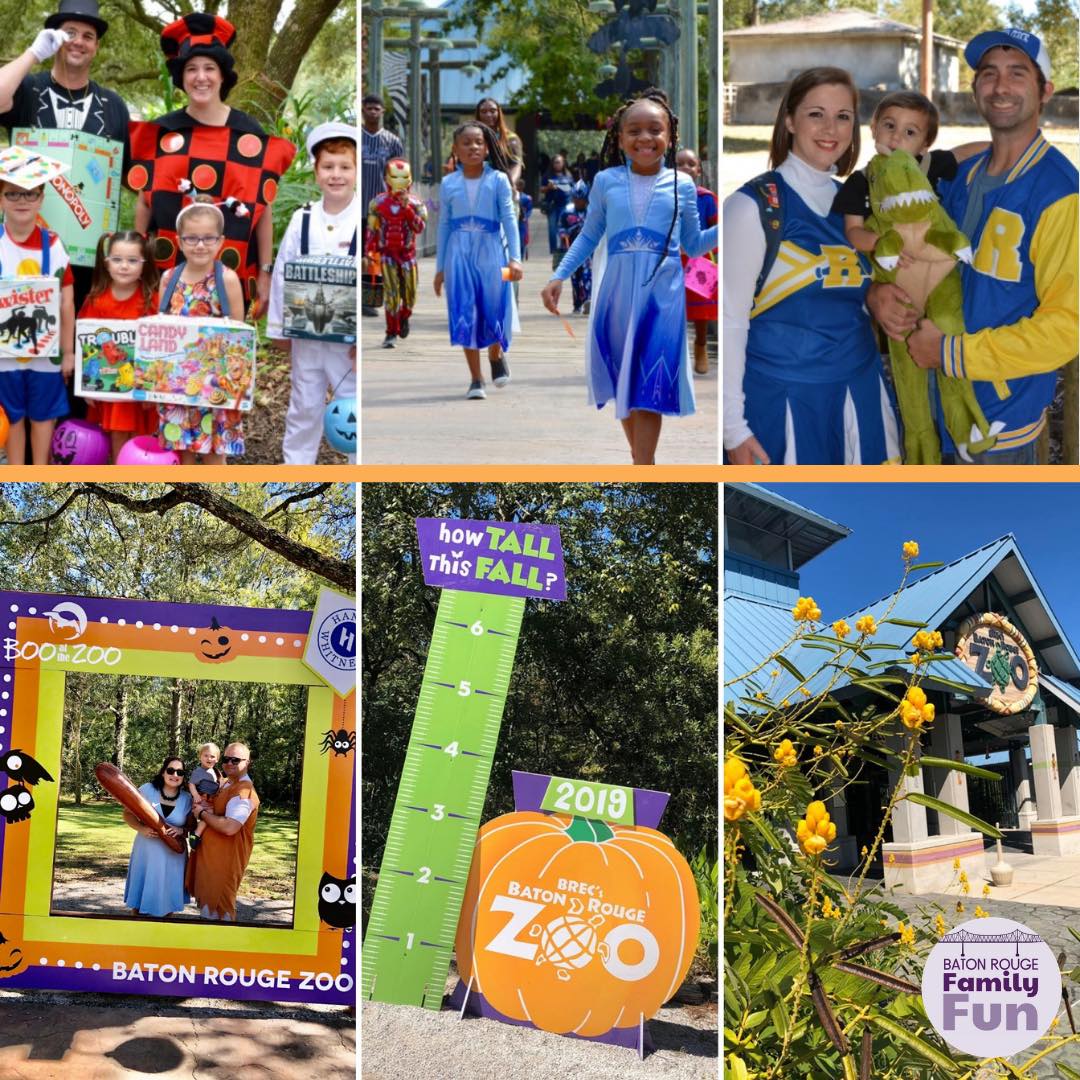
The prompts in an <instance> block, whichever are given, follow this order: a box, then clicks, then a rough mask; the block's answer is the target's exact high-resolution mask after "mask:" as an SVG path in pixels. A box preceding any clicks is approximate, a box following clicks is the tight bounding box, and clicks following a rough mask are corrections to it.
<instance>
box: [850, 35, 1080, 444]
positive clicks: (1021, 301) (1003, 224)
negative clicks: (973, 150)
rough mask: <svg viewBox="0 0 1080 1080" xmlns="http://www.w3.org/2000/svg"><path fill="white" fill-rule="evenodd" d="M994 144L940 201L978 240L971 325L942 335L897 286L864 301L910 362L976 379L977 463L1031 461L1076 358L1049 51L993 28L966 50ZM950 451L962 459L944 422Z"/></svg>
mask: <svg viewBox="0 0 1080 1080" xmlns="http://www.w3.org/2000/svg"><path fill="white" fill-rule="evenodd" d="M964 57H965V59H966V60H967V62H968V63H969V64H970V65H971V67H972V68H973V69H974V70H975V75H974V78H973V81H972V92H973V93H974V95H975V104H976V107H977V108H978V110H979V114H980V115H981V116H982V117H983V119H984V120H986V122H987V124H988V125H989V127H990V133H991V145H990V149H989V150H987V151H984V152H983V153H981V154H977V155H976V156H975V157H973V158H969V159H968V160H967V161H965V162H964V163H963V164H962V165H961V166H960V168H959V170H958V172H957V176H956V179H955V180H953V181H951V182H946V183H943V184H942V189H941V191H942V204H943V205H944V207H945V209H946V210H947V211H948V212H949V214H950V215H951V216H952V218H953V220H954V221H956V223H957V224H958V225H959V226H960V228H961V230H962V231H963V232H964V233H965V234H966V235H967V236H969V237H970V238H971V246H972V250H973V251H974V255H973V257H972V260H971V264H970V265H967V266H963V267H962V270H961V273H962V274H963V287H964V325H965V327H966V328H967V329H966V332H965V333H963V334H957V335H947V334H943V333H942V332H941V331H940V330H939V329H938V328H937V327H936V326H935V325H934V323H933V322H931V321H930V320H929V319H921V320H920V321H919V322H918V325H917V327H916V328H915V329H914V330H912V326H913V325H914V323H915V318H914V316H913V315H912V313H911V311H910V309H907V310H905V309H904V308H903V307H902V306H901V304H902V298H901V297H900V296H898V295H897V293H895V292H894V293H892V294H891V295H889V294H885V295H882V296H878V297H871V298H868V300H869V302H870V304H871V307H872V308H873V310H874V314H875V316H876V317H877V318H878V321H879V322H880V323H881V324H882V326H883V327H884V328H885V331H886V333H889V334H890V335H891V336H899V337H903V336H904V335H905V334H909V333H910V336H908V338H907V341H908V348H909V350H910V352H911V355H912V357H913V359H914V360H915V362H916V363H917V364H919V365H920V366H921V367H925V368H940V369H941V370H940V373H939V378H940V377H945V378H958V377H964V378H969V379H972V380H974V382H975V393H976V396H977V397H978V400H979V404H980V405H981V406H982V408H983V411H984V412H985V414H986V418H987V420H989V421H990V423H991V425H992V431H994V432H995V433H996V434H997V443H996V445H995V446H994V447H993V449H992V450H989V451H987V452H986V453H985V454H978V455H974V462H975V463H976V464H987V465H1029V464H1034V463H1035V444H1036V440H1037V439H1038V437H1039V434H1040V433H1041V432H1042V430H1043V428H1044V427H1045V426H1046V410H1047V407H1048V406H1049V405H1050V402H1051V401H1052V399H1053V396H1054V387H1055V384H1056V381H1057V370H1058V369H1059V368H1061V367H1063V366H1064V365H1065V364H1067V363H1068V362H1069V361H1070V360H1071V359H1072V358H1073V357H1074V356H1076V355H1077V327H1078V311H1077V262H1078V248H1077V234H1078V227H1080V225H1078V218H1077V201H1078V196H1077V186H1078V176H1077V171H1076V168H1075V167H1074V166H1073V165H1072V163H1071V162H1070V161H1069V160H1068V159H1067V158H1066V157H1065V156H1064V155H1063V154H1062V153H1061V152H1060V151H1058V150H1057V149H1055V148H1054V147H1052V146H1051V145H1050V144H1049V143H1048V142H1047V141H1046V139H1045V138H1044V137H1043V135H1042V132H1041V131H1040V130H1039V116H1040V113H1041V112H1042V108H1043V105H1044V104H1045V103H1046V102H1047V101H1048V100H1049V98H1050V95H1051V94H1052V93H1053V92H1054V87H1053V84H1052V83H1051V82H1050V58H1049V56H1048V55H1047V52H1046V47H1045V46H1044V45H1043V44H1042V42H1041V41H1040V40H1039V38H1037V37H1036V36H1035V35H1034V34H1029V33H1026V32H1025V31H1022V30H989V31H986V32H985V33H982V34H978V35H977V36H976V37H974V38H973V39H972V40H971V41H970V42H969V43H968V46H967V48H966V49H965V50H964ZM938 426H939V429H940V431H941V435H942V449H943V451H944V454H943V460H945V461H946V462H949V461H955V460H956V458H955V454H956V451H955V447H954V446H953V445H952V443H951V441H950V440H949V437H948V433H947V432H946V431H945V426H944V424H939V425H938Z"/></svg>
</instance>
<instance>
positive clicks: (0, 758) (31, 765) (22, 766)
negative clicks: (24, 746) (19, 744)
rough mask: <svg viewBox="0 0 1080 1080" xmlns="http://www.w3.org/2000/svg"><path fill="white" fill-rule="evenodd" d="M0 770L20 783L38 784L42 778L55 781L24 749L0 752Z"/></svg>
mask: <svg viewBox="0 0 1080 1080" xmlns="http://www.w3.org/2000/svg"><path fill="white" fill-rule="evenodd" d="M0 772H6V773H7V774H8V776H9V777H10V778H11V779H12V780H14V781H16V782H17V783H20V784H40V783H41V781H42V780H48V781H49V783H55V781H54V780H53V778H52V777H51V776H50V775H49V774H48V773H47V772H46V771H45V770H44V769H43V768H42V767H41V766H40V765H39V764H38V763H37V762H36V761H35V760H34V759H33V758H32V757H31V756H30V755H29V754H28V753H26V752H25V751H23V750H9V751H8V752H7V753H6V754H0Z"/></svg>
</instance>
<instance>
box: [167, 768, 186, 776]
mask: <svg viewBox="0 0 1080 1080" xmlns="http://www.w3.org/2000/svg"><path fill="white" fill-rule="evenodd" d="M165 775H166V776H183V775H184V770H183V769H166V770H165Z"/></svg>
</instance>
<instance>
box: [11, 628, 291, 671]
mask: <svg viewBox="0 0 1080 1080" xmlns="http://www.w3.org/2000/svg"><path fill="white" fill-rule="evenodd" d="M153 625H154V624H153V623H147V624H146V625H144V626H142V627H137V626H132V625H130V624H129V625H127V626H117V625H115V624H114V623H90V624H89V625H88V626H87V627H86V630H85V632H84V633H83V634H82V636H81V637H80V638H79V640H78V641H77V642H75V641H65V640H62V639H60V640H57V639H56V638H55V637H54V636H53V633H52V630H51V629H50V627H49V622H48V620H47V619H38V618H34V617H33V616H20V617H19V619H18V629H17V630H16V633H17V635H18V640H19V642H20V643H25V642H29V641H33V642H35V643H37V644H39V645H40V644H43V643H45V642H52V643H53V644H56V645H66V646H67V647H68V648H69V649H71V648H74V647H75V645H77V644H78V645H87V646H90V645H99V646H102V647H103V648H108V647H109V646H110V645H112V646H116V647H117V648H126V649H134V650H138V651H139V652H181V653H196V652H197V651H198V644H199V642H200V641H201V640H202V636H203V634H202V632H205V633H207V634H208V633H211V632H212V631H211V630H210V628H209V627H205V626H200V627H195V628H194V629H195V630H196V633H194V634H192V633H189V632H188V631H189V629H190V628H189V627H186V626H182V627H180V629H179V630H178V631H177V632H176V633H175V634H174V633H173V632H172V631H171V630H170V629H169V627H170V626H173V625H177V624H173V623H168V624H166V623H162V624H161V627H162V628H161V629H160V630H155V629H153ZM222 629H223V630H227V631H228V632H229V634H230V635H232V636H233V637H234V639H235V641H236V653H235V655H236V656H283V657H291V658H294V659H297V660H298V659H300V657H301V656H302V655H303V652H304V646H305V644H306V643H307V634H295V633H294V634H283V633H281V632H271V631H262V630H236V629H232V628H229V627H223V628H222ZM213 632H214V633H220V632H221V631H213ZM241 634H247V635H249V636H248V640H247V641H241V640H240V636H241ZM260 637H265V639H266V640H265V641H259V638H260ZM279 638H280V639H281V644H280V645H279V644H278V643H277V642H278V639H279ZM294 641H298V642H299V643H300V644H299V645H294V644H293V642H294ZM15 663H16V666H17V667H25V666H37V660H23V659H21V658H19V659H17V660H16V661H15Z"/></svg>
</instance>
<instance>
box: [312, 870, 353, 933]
mask: <svg viewBox="0 0 1080 1080" xmlns="http://www.w3.org/2000/svg"><path fill="white" fill-rule="evenodd" d="M319 918H320V919H322V921H323V922H324V923H326V925H327V926H332V927H334V929H335V930H347V929H349V927H350V926H355V925H356V875H355V874H353V876H352V877H350V878H338V877H333V876H332V875H330V874H323V876H322V880H321V881H320V882H319Z"/></svg>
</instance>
